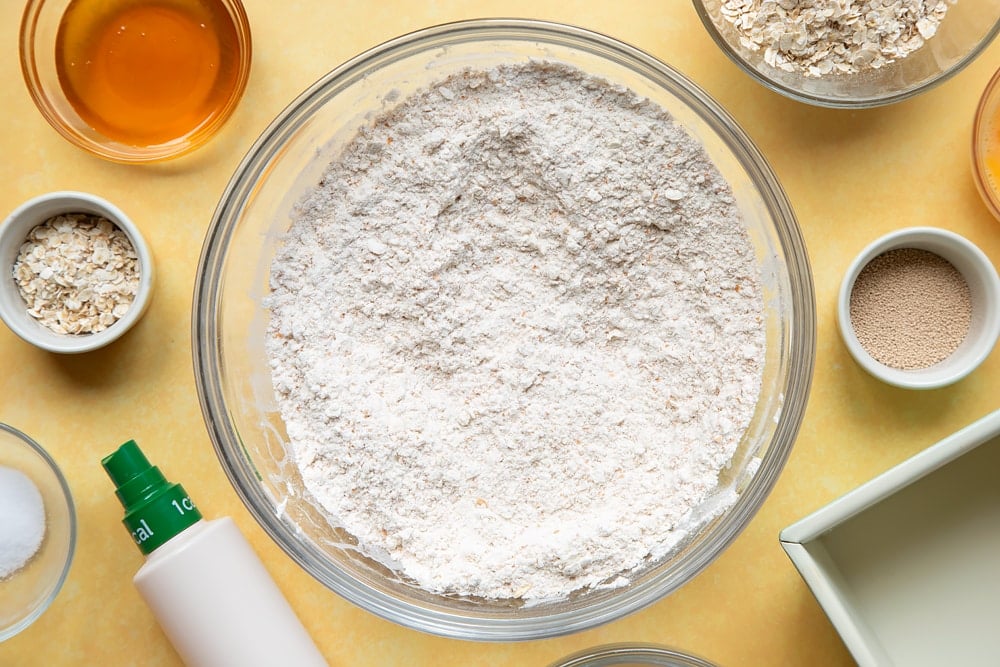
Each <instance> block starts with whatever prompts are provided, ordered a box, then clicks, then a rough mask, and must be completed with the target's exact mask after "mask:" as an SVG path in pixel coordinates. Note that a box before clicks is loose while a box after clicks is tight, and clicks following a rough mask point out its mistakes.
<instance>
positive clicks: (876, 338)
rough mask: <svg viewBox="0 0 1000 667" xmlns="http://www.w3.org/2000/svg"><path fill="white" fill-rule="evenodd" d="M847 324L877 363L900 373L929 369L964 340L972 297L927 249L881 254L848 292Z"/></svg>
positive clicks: (943, 261) (961, 281)
mask: <svg viewBox="0 0 1000 667" xmlns="http://www.w3.org/2000/svg"><path fill="white" fill-rule="evenodd" d="M850 314H851V326H852V327H853V329H854V333H855V334H856V335H857V337H858V341H859V342H860V343H861V346H862V347H863V348H865V350H866V351H867V352H868V354H870V355H872V357H874V358H875V359H876V360H877V361H878V362H880V363H882V364H885V365H886V366H890V367H892V368H898V369H900V370H916V369H920V368H927V367H928V366H932V365H934V364H936V363H938V362H939V361H942V360H944V359H945V358H947V357H948V356H949V355H950V354H951V353H952V352H954V351H955V350H956V349H957V348H958V346H959V345H961V344H962V341H963V340H965V336H966V334H968V332H969V326H970V324H971V322H972V299H971V295H970V292H969V285H968V284H967V283H966V282H965V278H963V277H962V274H961V273H960V272H959V271H958V269H956V268H955V267H954V266H953V265H952V264H951V263H950V262H949V261H947V260H946V259H944V258H943V257H941V256H939V255H936V254H934V253H932V252H929V251H927V250H920V249H917V248H898V249H896V250H890V251H888V252H885V253H882V254H881V255H879V256H878V257H876V258H875V259H873V260H872V261H871V262H869V263H868V264H867V265H866V266H865V267H864V268H863V269H862V270H861V272H860V273H859V274H858V277H857V279H856V280H855V282H854V288H853V289H852V291H851V301H850Z"/></svg>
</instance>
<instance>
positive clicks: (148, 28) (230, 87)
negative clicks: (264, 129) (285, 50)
mask: <svg viewBox="0 0 1000 667" xmlns="http://www.w3.org/2000/svg"><path fill="white" fill-rule="evenodd" d="M246 56H247V54H243V53H241V46H240V41H239V39H238V35H237V31H236V26H235V24H234V21H233V18H232V16H231V15H230V13H229V10H228V9H227V8H226V6H225V4H224V3H223V2H222V0H73V1H72V2H71V3H70V4H69V6H68V7H67V9H66V12H65V13H64V14H63V18H62V21H61V22H60V26H59V30H58V34H57V37H56V71H57V74H58V77H59V82H60V85H61V87H62V88H63V91H64V93H65V95H66V98H67V100H68V101H69V103H70V105H71V106H72V107H73V109H74V110H75V111H76V113H77V114H78V115H79V116H80V117H81V119H82V120H83V121H84V122H85V123H87V124H88V125H89V126H90V127H92V128H93V129H94V130H96V131H97V132H99V133H100V134H102V135H104V136H105V137H107V138H109V139H111V140H113V141H118V142H120V143H123V144H127V145H130V146H155V145H158V144H163V143H167V142H169V141H172V140H175V139H178V138H181V137H185V136H187V135H190V134H192V133H194V132H196V131H197V130H198V128H200V127H203V126H205V125H207V124H209V123H211V121H212V120H213V119H215V118H217V117H218V116H219V115H220V114H222V113H223V112H224V111H225V109H226V107H227V105H228V104H229V103H230V101H231V99H232V98H233V92H234V89H235V88H236V87H237V86H238V85H240V84H239V72H240V67H241V60H242V59H243V58H244V57H246Z"/></svg>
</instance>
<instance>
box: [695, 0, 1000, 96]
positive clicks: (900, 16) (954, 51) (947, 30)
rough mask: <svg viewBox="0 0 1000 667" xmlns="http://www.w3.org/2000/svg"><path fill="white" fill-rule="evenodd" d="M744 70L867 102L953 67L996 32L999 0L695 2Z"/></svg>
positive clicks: (797, 88) (804, 91)
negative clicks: (927, 0) (926, 0)
mask: <svg viewBox="0 0 1000 667" xmlns="http://www.w3.org/2000/svg"><path fill="white" fill-rule="evenodd" d="M694 6H695V9H696V10H697V12H698V16H699V17H700V18H701V21H702V23H703V24H704V25H705V28H706V29H707V30H708V33H709V34H710V35H711V36H712V39H714V40H715V42H716V43H717V44H718V46H719V48H721V49H722V51H723V52H724V53H725V54H726V55H727V56H729V58H730V59H731V60H732V61H733V62H735V63H736V64H737V65H738V66H739V67H740V68H741V69H743V70H744V71H745V72H747V73H748V74H749V75H750V76H752V77H753V78H754V79H756V80H757V81H758V82H760V83H762V84H763V85H764V86H766V87H768V88H770V89H771V90H774V91H776V92H778V93H781V94H783V95H786V96H788V97H790V98H792V99H794V100H798V101H800V102H806V103H809V104H815V105H818V106H824V107H848V108H867V107H875V106H880V105H884V104H891V103H893V102H899V101H901V100H905V99H907V98H909V97H912V96H914V95H917V94H919V93H921V92H923V91H925V90H927V89H929V88H931V87H933V86H935V85H937V84H939V83H941V82H943V81H945V80H946V79H948V78H949V77H951V76H952V75H954V74H956V73H957V72H959V71H960V70H961V69H962V68H963V67H965V66H966V65H967V64H969V63H970V62H971V61H972V60H973V59H974V58H975V57H976V56H978V55H979V54H980V53H981V52H982V50H983V49H984V48H986V46H987V45H988V44H989V43H990V42H991V41H992V40H993V38H994V37H996V34H997V31H998V30H1000V0H976V1H975V2H972V1H969V0H936V1H929V2H923V1H913V0H887V1H885V2H883V1H882V0H852V1H851V2H826V1H825V0H799V1H794V0H777V1H775V2H765V3H760V2H751V1H750V0H694Z"/></svg>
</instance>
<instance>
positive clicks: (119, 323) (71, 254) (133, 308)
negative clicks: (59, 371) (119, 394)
mask: <svg viewBox="0 0 1000 667" xmlns="http://www.w3.org/2000/svg"><path fill="white" fill-rule="evenodd" d="M0 264H2V265H3V266H5V267H7V268H6V270H5V271H4V274H3V276H2V277H0V318H2V319H3V321H4V323H5V324H6V325H7V326H8V327H9V328H10V330H11V331H13V332H14V333H15V334H17V335H18V336H19V337H21V338H22V339H23V340H25V341H27V342H29V343H31V344H33V345H35V346H37V347H39V348H41V349H43V350H47V351H49V352H57V353H65V354H74V353H82V352H89V351H91V350H96V349H98V348H101V347H104V346H105V345H108V344H109V343H112V342H113V341H115V340H117V339H119V338H120V337H121V336H122V335H124V334H125V332H127V331H128V330H129V329H131V328H132V326H134V325H135V323H136V322H138V321H139V318H140V317H142V315H143V313H144V312H145V311H146V308H147V307H148V306H149V300H150V297H151V295H152V290H153V273H154V270H153V258H152V254H151V253H150V250H149V248H148V246H147V245H146V241H145V240H144V239H143V236H142V233H141V232H140V231H139V228H138V227H136V225H135V224H134V223H133V222H132V221H131V220H130V219H129V218H128V216H127V215H125V213H123V212H122V211H121V209H119V208H118V207H117V206H115V205H114V204H112V203H111V202H109V201H107V200H105V199H102V198H101V197H97V196H95V195H92V194H88V193H85V192H71V191H62V192H51V193H48V194H45V195H41V196H39V197H35V198H34V199H31V200H29V201H27V202H25V203H24V204H22V205H21V206H19V207H18V208H16V209H15V210H14V211H13V212H11V214H10V215H9V216H7V219H6V220H4V222H3V224H2V225H0Z"/></svg>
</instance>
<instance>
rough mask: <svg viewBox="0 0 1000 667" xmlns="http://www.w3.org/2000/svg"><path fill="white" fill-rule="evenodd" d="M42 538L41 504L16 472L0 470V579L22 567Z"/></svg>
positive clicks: (34, 489)
mask: <svg viewBox="0 0 1000 667" xmlns="http://www.w3.org/2000/svg"><path fill="white" fill-rule="evenodd" d="M44 537H45V504H44V503H43V502H42V494H41V493H40V492H39V491H38V487H37V486H35V483H34V482H32V481H31V480H30V479H29V478H28V476H27V475H25V474H24V473H23V472H21V471H20V470H14V469H13V468H6V467H3V466H0V579H5V578H6V577H8V576H10V575H11V574H13V573H15V572H17V571H18V570H20V569H21V568H22V567H24V566H25V565H26V564H27V562H28V561H29V560H31V558H32V557H33V556H34V555H35V554H36V553H38V549H39V548H40V547H41V546H42V539H43V538H44Z"/></svg>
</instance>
